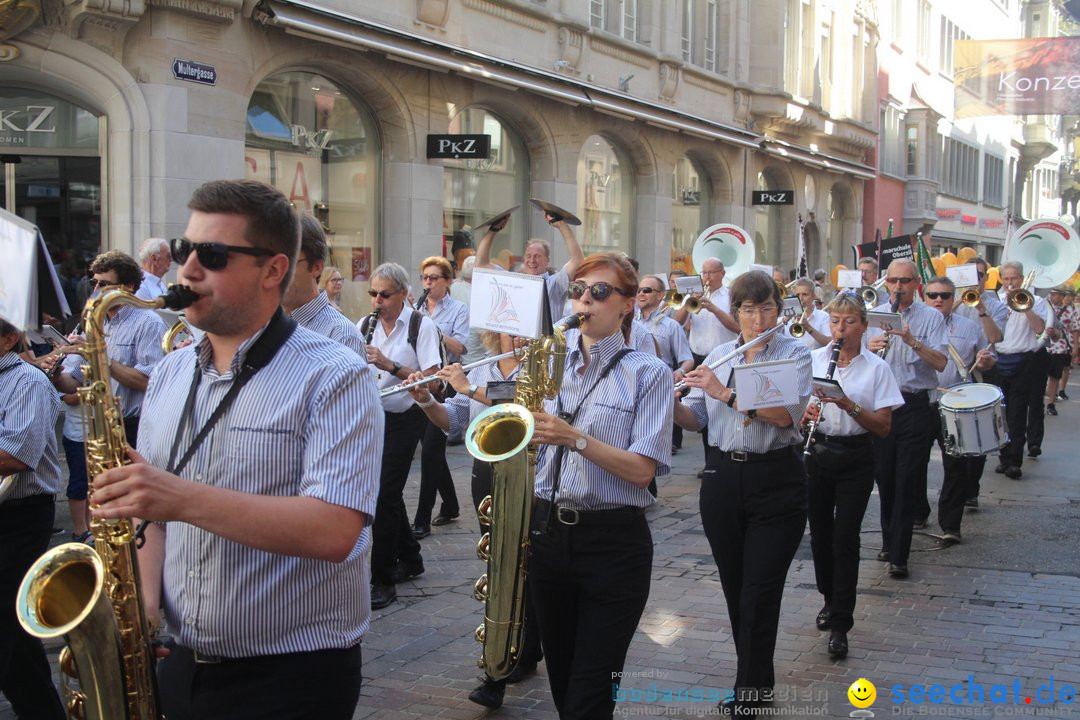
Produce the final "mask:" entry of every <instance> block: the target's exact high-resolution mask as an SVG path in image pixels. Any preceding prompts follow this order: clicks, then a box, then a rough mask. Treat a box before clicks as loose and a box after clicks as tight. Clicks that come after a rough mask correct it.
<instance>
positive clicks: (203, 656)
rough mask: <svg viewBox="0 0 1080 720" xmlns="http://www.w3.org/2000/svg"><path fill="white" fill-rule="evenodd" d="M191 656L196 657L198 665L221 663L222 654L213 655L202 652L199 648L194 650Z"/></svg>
mask: <svg viewBox="0 0 1080 720" xmlns="http://www.w3.org/2000/svg"><path fill="white" fill-rule="evenodd" d="M191 656H192V657H193V658H194V659H195V664H196V665H220V664H221V656H220V655H211V654H209V653H201V652H199V651H198V650H192V651H191Z"/></svg>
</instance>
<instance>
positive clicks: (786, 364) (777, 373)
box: [732, 358, 799, 411]
mask: <svg viewBox="0 0 1080 720" xmlns="http://www.w3.org/2000/svg"><path fill="white" fill-rule="evenodd" d="M732 374H733V376H734V378H733V382H734V386H733V387H734V388H735V395H736V398H735V404H736V406H737V407H738V408H739V410H741V411H746V410H761V409H763V408H771V407H781V406H784V405H795V404H796V403H798V402H799V374H798V373H797V372H795V358H787V359H785V360H770V361H768V362H760V363H750V364H749V365H736V366H735V367H734V368H733V373H732Z"/></svg>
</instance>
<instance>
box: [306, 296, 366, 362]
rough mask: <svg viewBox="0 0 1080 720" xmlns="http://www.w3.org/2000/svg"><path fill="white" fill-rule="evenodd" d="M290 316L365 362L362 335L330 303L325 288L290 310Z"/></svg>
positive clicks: (364, 346)
mask: <svg viewBox="0 0 1080 720" xmlns="http://www.w3.org/2000/svg"><path fill="white" fill-rule="evenodd" d="M292 318H293V320H295V321H296V322H297V324H299V325H300V327H306V328H307V329H308V330H311V331H312V332H317V333H319V334H320V335H325V336H326V337H328V338H330V339H331V340H336V341H337V342H339V343H341V344H342V345H344V346H345V347H347V348H349V349H350V350H352V351H353V352H354V353H356V354H357V355H359V356H360V357H361V358H362V359H363V360H364V363H365V364H366V363H367V353H366V352H365V351H364V349H365V348H366V347H367V346H366V345H364V336H363V335H361V334H360V330H359V328H357V327H356V326H355V325H353V324H352V322H350V321H349V318H347V317H345V316H344V315H342V314H341V311H340V310H338V309H337V308H335V307H334V306H333V305H331V304H330V298H328V297H327V295H326V291H325V290H320V291H319V294H318V295H316V296H315V297H314V298H313V299H312V300H310V301H309V302H306V303H304V304H303V305H301V306H300V307H298V308H296V310H294V311H293V312H292Z"/></svg>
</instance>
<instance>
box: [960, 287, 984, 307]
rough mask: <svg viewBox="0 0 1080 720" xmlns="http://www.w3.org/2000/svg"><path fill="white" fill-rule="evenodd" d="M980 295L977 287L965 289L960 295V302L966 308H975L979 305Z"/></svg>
mask: <svg viewBox="0 0 1080 720" xmlns="http://www.w3.org/2000/svg"><path fill="white" fill-rule="evenodd" d="M979 299H980V294H979V288H978V287H969V288H966V289H965V290H964V291H963V292H961V293H960V302H962V303H964V304H965V305H967V306H968V307H975V306H976V305H978V304H979Z"/></svg>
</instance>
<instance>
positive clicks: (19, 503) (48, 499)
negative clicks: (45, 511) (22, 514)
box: [0, 493, 56, 508]
mask: <svg viewBox="0 0 1080 720" xmlns="http://www.w3.org/2000/svg"><path fill="white" fill-rule="evenodd" d="M53 502H56V496H55V495H46V494H44V493H38V494H37V495H27V496H26V497H21V498H15V499H14V500H5V501H4V502H3V503H0V507H2V508H17V507H26V506H28V505H45V504H47V503H53Z"/></svg>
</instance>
